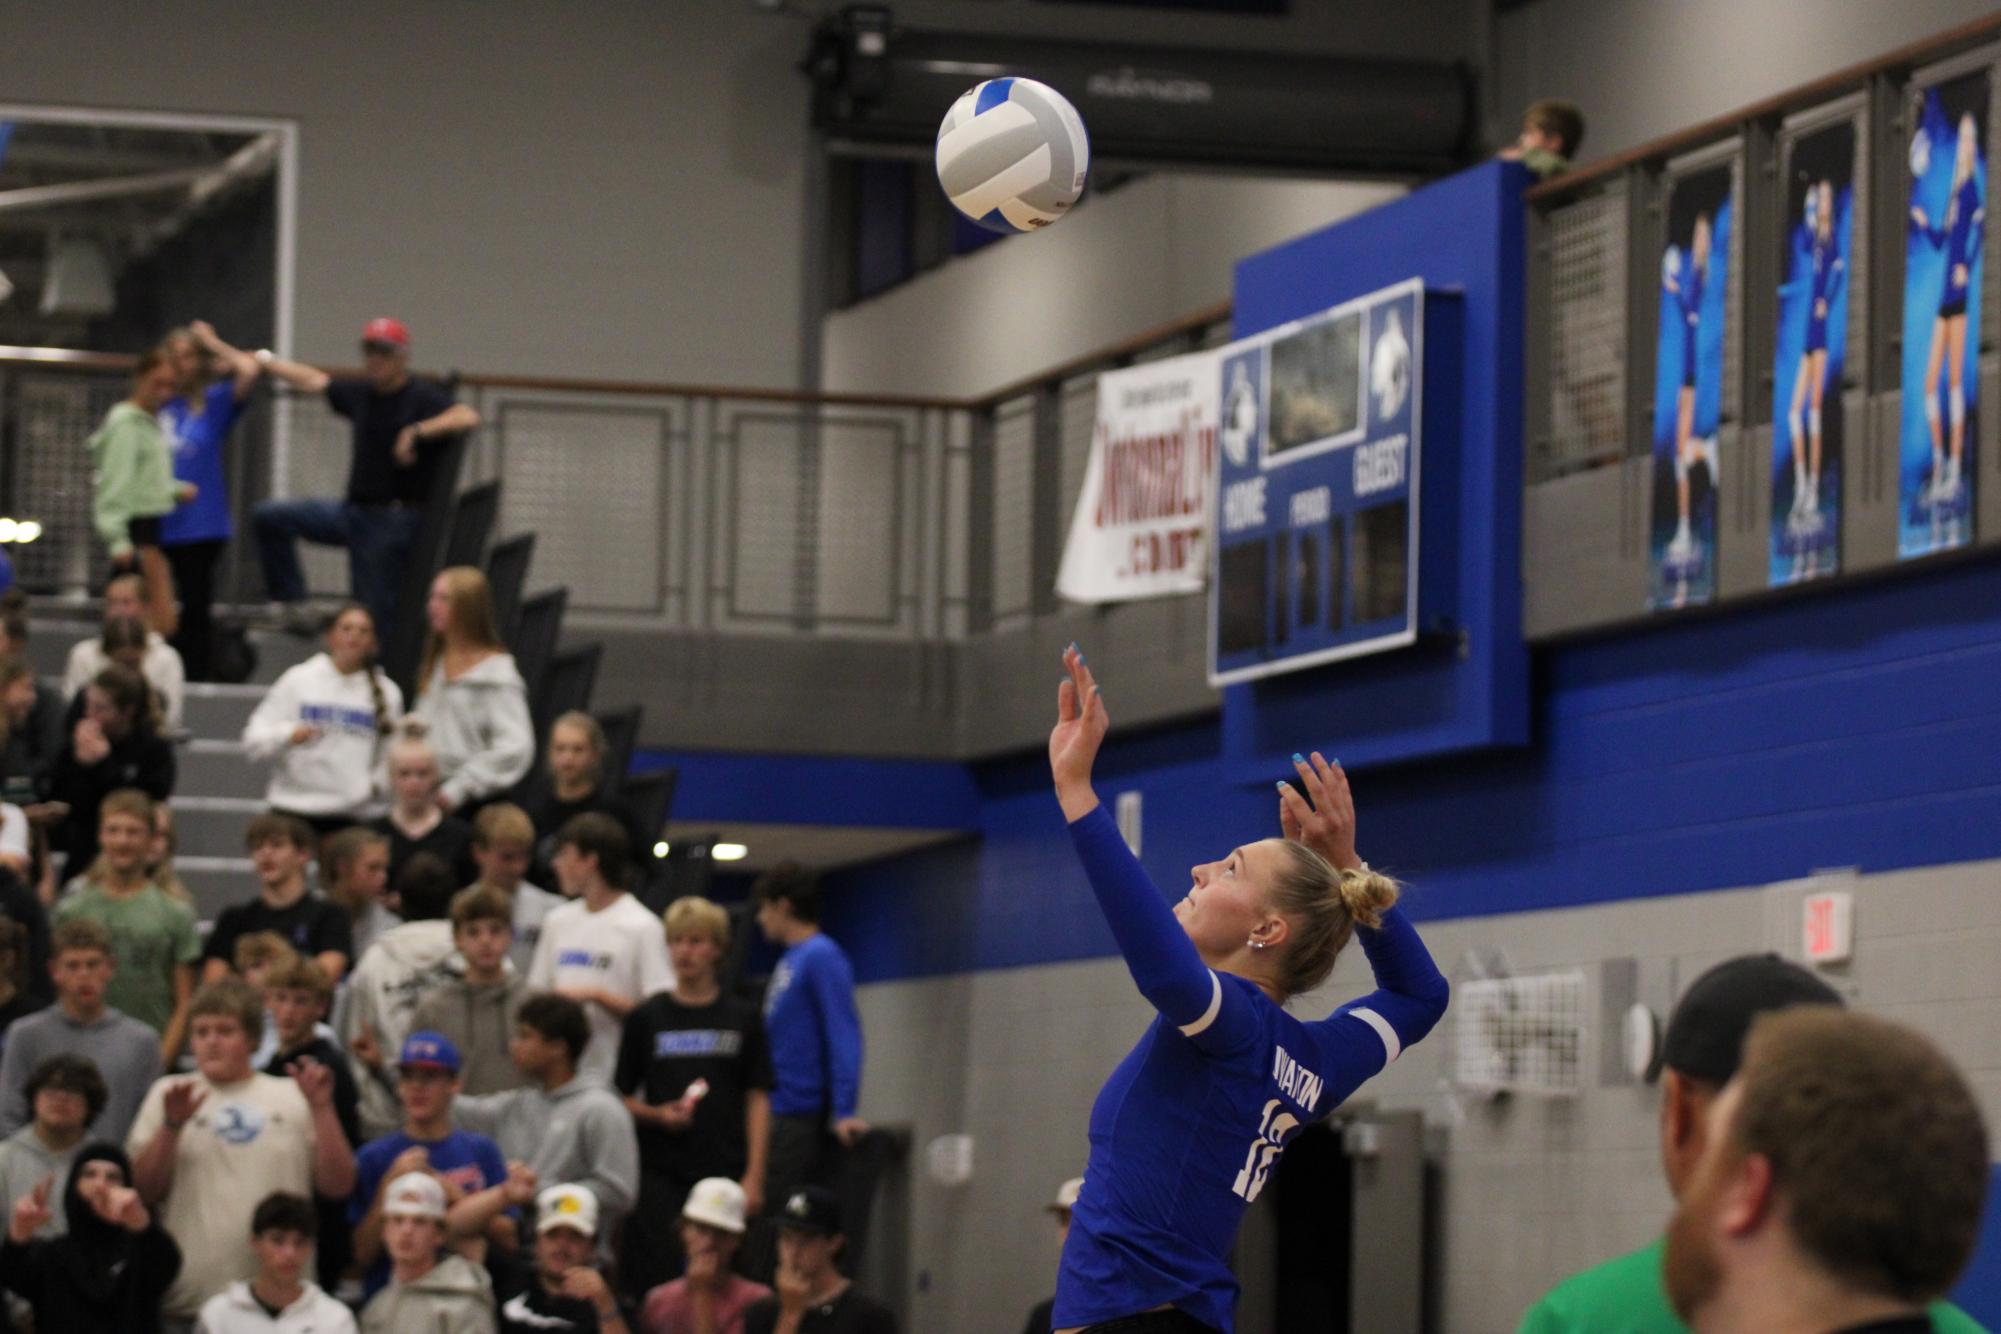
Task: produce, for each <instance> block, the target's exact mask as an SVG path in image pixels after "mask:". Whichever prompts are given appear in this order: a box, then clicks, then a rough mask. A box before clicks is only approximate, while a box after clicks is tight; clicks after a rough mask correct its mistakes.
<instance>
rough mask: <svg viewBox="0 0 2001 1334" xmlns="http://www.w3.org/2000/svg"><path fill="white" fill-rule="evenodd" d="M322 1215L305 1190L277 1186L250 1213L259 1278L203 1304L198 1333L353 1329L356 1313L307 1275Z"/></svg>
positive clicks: (300, 1333)
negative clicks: (299, 1192) (301, 1192)
mask: <svg viewBox="0 0 2001 1334" xmlns="http://www.w3.org/2000/svg"><path fill="white" fill-rule="evenodd" d="M318 1235H319V1220H318V1219H317V1217H316V1216H315V1215H314V1212H313V1203H312V1201H311V1200H308V1199H307V1198H306V1197H305V1196H303V1195H293V1194H290V1193H289V1192H286V1191H282V1190H281V1191H273V1192H272V1193H271V1194H269V1195H266V1196H265V1197H264V1198H263V1199H262V1200H261V1201H259V1202H258V1205H257V1212H256V1213H254V1214H252V1215H251V1216H250V1249H251V1250H252V1251H253V1252H254V1253H255V1254H256V1256H257V1275H256V1277H255V1278H249V1279H239V1280H237V1281H236V1282H234V1283H232V1284H230V1285H229V1286H228V1287H227V1288H225V1289H223V1290H222V1291H221V1292H219V1293H217V1294H216V1295H215V1296H213V1297H211V1298H209V1299H208V1301H207V1302H205V1303H203V1305H202V1308H201V1319H200V1320H199V1321H198V1322H197V1323H196V1325H195V1334H354V1317H353V1316H352V1315H350V1314H349V1313H348V1309H347V1308H346V1307H345V1306H343V1305H341V1304H340V1303H339V1302H337V1301H335V1300H334V1299H333V1298H332V1297H330V1296H328V1295H327V1293H326V1291H325V1289H323V1288H321V1287H320V1286H319V1285H318V1284H317V1283H314V1282H313V1281H312V1280H311V1279H310V1278H308V1277H306V1266H307V1265H309V1264H311V1263H312V1259H313V1242H314V1239H315V1238H316V1237H317V1236H318Z"/></svg>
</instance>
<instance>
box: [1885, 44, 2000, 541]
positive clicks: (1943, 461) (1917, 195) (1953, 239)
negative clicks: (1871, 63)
mask: <svg viewBox="0 0 2001 1334" xmlns="http://www.w3.org/2000/svg"><path fill="white" fill-rule="evenodd" d="M1987 102H1988V84H1987V73H1986V71H1984V70H1982V71H1978V72H1975V73H1973V74H1968V75H1965V76H1962V77H1960V78H1957V79H1953V80H1951V81H1950V82H1947V83H1942V84H1940V85H1938V86H1937V87H1935V88H1930V89H1927V90H1926V91H1925V93H1924V95H1923V102H1922V105H1921V106H1920V108H1919V110H1918V126H1917V130H1916V132H1915V133H1914V134H1913V135H1912V137H1911V147H1910V167H1911V198H1910V208H1909V211H1908V212H1907V214H1906V230H1907V234H1908V237H1907V241H1906V245H1905V254H1904V366H1903V408H1904V410H1903V423H1902V428H1901V433H1900V439H1901V441H1902V447H1901V449H1900V451H1899V462H1900V466H1899V469H1898V501H1899V504H1898V531H1897V551H1898V554H1899V555H1902V556H1906V557H1908V556H1923V555H1926V554H1928V553H1930V552H1934V551H1946V550H1950V549H1952V548H1954V547H1961V546H1965V545H1966V544H1967V543H1968V542H1970V541H1972V540H1973V503H1974V496H1973V481H1974V478H1975V477H1976V476H1977V475H1978V472H1979V469H1978V468H1976V467H1975V466H1974V444H1975V441H1976V440H1978V438H1979V432H1978V430H1977V427H1976V421H1977V409H1978V407H1979V402H1978V394H1977V390H1978V386H1979V382H1980V377H1979V375H1978V373H1977V363H1978V358H1979V356H1980V276H1981V259H1980V252H1981V249H1982V245H1981V240H1982V237H1983V234H1984V232H1985V222H1986V216H1987V161H1986V157H1987V155H1986V151H1985V146H1984V144H1983V140H1984V138H1985V136H1986V127H1987Z"/></svg>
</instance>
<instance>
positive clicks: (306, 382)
mask: <svg viewBox="0 0 2001 1334" xmlns="http://www.w3.org/2000/svg"><path fill="white" fill-rule="evenodd" d="M255 355H256V359H257V361H258V363H259V364H260V365H262V366H263V367H264V369H265V370H267V371H269V372H270V373H271V374H272V375H273V376H274V377H275V378H277V379H280V380H283V381H284V382H285V383H286V384H288V385H290V386H291V387H292V388H294V389H299V390H303V391H304V392H306V393H308V394H320V395H324V396H325V398H326V401H327V406H328V407H330V408H332V409H333V410H334V411H335V412H337V413H339V414H340V415H341V416H343V417H346V418H347V419H348V420H349V421H350V422H352V423H353V425H354V457H353V460H352V461H351V463H350V464H349V467H348V474H347V495H346V497H345V498H344V499H341V500H326V499H301V500H267V501H264V502H263V503H262V504H260V505H258V506H257V508H256V510H255V511H254V512H253V515H252V522H253V523H254V524H255V525H256V528H257V550H258V555H259V556H260V558H261V559H262V561H263V565H264V586H265V588H266V589H268V590H269V591H270V594H271V598H272V600H273V601H274V602H277V603H278V604H279V605H280V607H281V608H282V609H283V610H282V612H281V614H282V615H283V617H284V618H285V623H286V625H287V626H288V627H291V628H295V629H299V630H303V631H305V632H307V633H312V632H315V631H317V630H318V626H317V625H314V624H313V623H312V620H311V618H310V617H309V616H307V615H305V612H304V608H303V606H302V605H301V604H303V603H304V602H305V600H306V577H305V573H304V572H303V571H302V570H301V569H300V568H299V550H298V541H299V539H300V538H304V539H305V540H306V541H308V542H317V543H319V544H321V545H322V546H333V547H346V548H347V558H348V577H349V580H350V581H351V584H352V591H353V596H354V598H355V600H356V601H358V602H361V603H363V604H364V605H366V606H367V608H368V609H369V611H370V612H372V613H374V616H375V624H376V625H377V626H379V627H381V629H382V632H383V633H384V634H387V633H389V630H390V627H392V626H393V625H395V623H396V622H395V614H396V594H397V587H398V584H399V583H400V582H401V580H402V577H403V566H404V563H405V558H406V557H407V556H408V555H409V551H410V543H411V541H412V540H413V539H414V538H415V536H416V532H417V525H418V523H419V521H420V520H421V519H422V517H423V514H424V508H425V504H426V502H427V501H428V500H429V498H430V494H431V487H432V483H433V481H434V480H435V479H436V476H437V471H438V460H439V459H440V458H441V457H442V455H443V450H442V448H441V446H442V445H443V444H444V442H445V441H447V440H449V439H450V438H451V437H453V436H455V435H462V434H464V433H465V432H467V431H470V430H472V429H474V428H475V427H477V426H478V425H479V413H477V412H475V411H474V410H473V409H472V408H471V407H469V406H468V405H466V404H464V403H455V402H453V401H452V395H451V391H450V390H448V389H446V388H445V387H444V386H442V385H440V384H438V383H436V382H435V381H431V380H419V379H416V378H414V377H413V376H412V375H411V374H410V331H409V329H407V328H406V327H404V324H403V322H402V321H401V320H392V319H374V320H370V321H369V322H368V326H367V327H366V328H365V329H363V330H362V334H361V356H362V362H363V366H364V371H363V373H362V374H361V375H359V376H333V375H329V374H327V373H326V372H325V371H323V370H320V369H318V368H317V367H314V366H303V365H300V364H299V363H298V362H294V361H285V360H283V359H281V358H279V357H275V356H273V355H272V354H271V351H270V349H268V348H265V349H261V350H259V351H258V352H257V353H256V354H255Z"/></svg>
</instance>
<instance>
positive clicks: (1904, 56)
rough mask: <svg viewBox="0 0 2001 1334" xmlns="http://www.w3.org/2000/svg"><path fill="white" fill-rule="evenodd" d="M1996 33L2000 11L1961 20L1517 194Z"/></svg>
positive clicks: (1548, 189)
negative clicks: (1915, 40) (1913, 40)
mask: <svg viewBox="0 0 2001 1334" xmlns="http://www.w3.org/2000/svg"><path fill="white" fill-rule="evenodd" d="M1996 35H2001V12H1997V13H1994V14H1989V15H1988V16H1987V17H1985V18H1978V19H1974V20H1972V21H1971V22H1968V23H1962V24H1960V25H1959V26H1958V27H1956V28H1948V29H1946V30H1945V31H1944V32H1941V33H1935V34H1933V35H1932V36H1930V37H1927V38H1925V39H1923V40H1922V41H1917V42H1912V43H1910V44H1909V45H1908V46H1900V47H1898V48H1897V49H1896V50H1894V51H1888V52H1885V53H1884V54H1882V55H1880V56H1877V57H1875V58H1874V59H1871V60H1865V61H1863V62H1861V63H1860V64H1857V65H1850V66H1848V67H1847V68H1846V69H1840V70H1836V71H1835V72H1834V73H1832V74H1828V75H1824V76H1823V77H1821V78H1818V79H1814V80H1812V81H1811V82H1808V83H1803V84H1800V85H1799V86H1798V87H1796V88H1789V89H1787V90H1786V91H1785V92H1782V93H1777V94H1775V95H1773V96H1771V97H1767V98H1763V99H1761V100H1759V101H1756V102H1752V103H1750V104H1749V105H1747V106H1741V107H1739V108H1737V109H1736V110H1735V111H1731V112H1726V113H1725V114H1723V115H1721V116H1712V117H1711V118H1710V119H1708V120H1705V121H1703V122H1702V123H1701V124H1699V125H1691V126H1689V127H1688V128H1687V129H1685V130H1677V131H1676V132H1675V133H1673V134H1669V135H1663V136H1662V137H1660V138H1658V139H1654V140H1650V141H1649V142H1647V143H1644V144H1641V145H1640V146H1639V147H1637V148H1629V149H1627V150H1626V151H1625V152H1623V153H1617V154H1614V155H1613V156H1611V157H1608V158H1600V159H1599V160H1598V161H1596V162H1593V163H1592V164H1591V165H1590V166H1588V167H1578V168H1576V169H1575V170H1572V171H1567V172H1565V173H1564V174H1563V175H1561V176H1552V177H1550V178H1549V179H1548V180H1546V181H1543V182H1542V183H1540V184H1538V185H1534V186H1531V187H1530V188H1529V189H1528V190H1526V191H1524V192H1523V195H1522V197H1523V198H1524V199H1526V200H1528V201H1529V202H1530V203H1536V202H1539V201H1541V200H1544V199H1547V198H1549V197H1551V196H1553V195H1567V194H1570V193H1572V192H1574V191H1576V190H1578V189H1580V188H1582V187H1583V186H1586V185H1590V184H1591V183H1592V182H1594V181H1599V180H1603V179H1605V178H1606V177H1608V176H1615V175H1617V174H1618V173H1620V172H1622V171H1624V170H1626V169H1627V168H1628V167H1631V166H1633V165H1634V164H1635V163H1639V162H1648V161H1652V160H1653V159H1656V158H1664V157H1672V156H1674V155H1675V154H1677V153H1681V152H1685V151H1687V150H1689V149H1692V148H1700V147H1701V146H1702V145H1703V144H1706V143H1710V142H1713V141H1715V140H1717V139H1722V138H1725V137H1727V136H1728V135H1729V134H1730V133H1731V132H1732V131H1734V130H1735V129H1736V128H1737V127H1738V126H1739V125H1742V124H1744V123H1745V122H1746V121H1753V120H1762V119H1763V118H1765V117H1767V116H1773V115H1777V114H1778V113H1780V112H1782V111H1790V110H1794V109H1804V108H1805V107H1806V106H1809V105H1811V104H1813V103H1815V102H1822V101H1826V100H1827V99H1828V98H1830V97H1832V96H1834V95H1835V94H1837V93H1843V92H1847V91H1849V90H1850V89H1852V88H1855V87H1857V86H1859V85H1861V84H1863V83H1865V82H1867V81H1868V80H1869V79H1871V78H1873V77H1875V76H1876V75H1878V74H1882V73H1885V72H1886V71H1889V70H1896V69H1904V68H1908V67H1910V66H1913V65H1923V64H1930V63H1931V62H1932V61H1934V60H1943V59H1944V58H1945V57H1947V56H1949V55H1953V54H1955V53H1956V52H1957V51H1958V50H1960V49H1962V48H1965V47H1969V46H1973V45H1975V44H1977V43H1978V42H1980V41H1982V40H1983V39H1987V38H1991V37H1994V36H1996Z"/></svg>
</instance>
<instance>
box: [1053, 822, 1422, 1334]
mask: <svg viewBox="0 0 2001 1334" xmlns="http://www.w3.org/2000/svg"><path fill="white" fill-rule="evenodd" d="M1070 833H1071V837H1072V839H1073V840H1074V841H1075V843H1076V847H1077V855H1078V857H1079V858H1080V859H1081V860H1082V861H1083V863H1084V869H1085V872H1086V874H1087V875H1088V876H1089V877H1090V881H1091V888H1092V889H1093V891H1095V892H1096V894H1097V896H1098V902H1099V905H1100V906H1101V907H1102V908H1103V910H1104V913H1105V917H1106V919H1107V920H1108V921H1109V922H1110V923H1111V927H1112V934H1113V936H1114V937H1115V938H1116V939H1117V940H1118V944H1119V950H1120V952H1121V953H1122V954H1124V956H1125V959H1126V965H1127V967H1128V968H1129V969H1130V970H1131V972H1132V975H1133V981H1134V982H1135V983H1137V984H1138V986H1139V990H1140V994H1141V995H1143V996H1145V997H1146V999H1147V1001H1148V1002H1149V1003H1150V1004H1151V1005H1152V1006H1153V1007H1154V1009H1155V1010H1156V1011H1158V1013H1157V1014H1156V1016H1155V1018H1154V1021H1153V1023H1152V1024H1151V1025H1150V1026H1149V1027H1148V1029H1147V1031H1146V1034H1145V1036H1144V1037H1142V1038H1141V1039H1140V1041H1139V1045H1138V1046H1136V1047H1134V1048H1133V1050H1132V1051H1131V1052H1130V1053H1129V1054H1128V1055H1127V1056H1126V1058H1125V1060H1123V1061H1121V1062H1120V1063H1119V1067H1118V1069H1117V1070H1115V1071H1113V1072H1112V1077H1111V1078H1110V1079H1109V1080H1107V1081H1106V1083H1105V1087H1104V1089H1103V1091H1102V1092H1100V1093H1099V1094H1098V1101H1097V1104H1096V1105H1095V1106H1094V1107H1093V1108H1092V1109H1091V1129H1090V1139H1091V1153H1090V1159H1089V1163H1088V1165H1087V1166H1086V1168H1085V1171H1084V1189H1083V1192H1082V1194H1080V1195H1079V1196H1078V1199H1077V1207H1076V1209H1075V1211H1074V1213H1073V1214H1072V1219H1071V1225H1070V1238H1069V1241H1068V1242H1067V1243H1065V1245H1064V1247H1063V1265H1062V1270H1061V1272H1060V1274H1059V1276H1058V1278H1057V1281H1056V1307H1055V1312H1054V1320H1055V1326H1056V1327H1057V1328H1059V1329H1061V1328H1067V1327H1070V1326H1073V1325H1091V1324H1096V1323H1099V1322H1101V1321H1107V1320H1115V1319H1118V1318H1120V1317H1123V1316H1132V1315H1137V1314H1139V1313H1140V1312H1143V1311H1149V1310H1152V1309H1153V1308H1154V1307H1157V1306H1160V1305H1162V1304H1172V1305H1174V1306H1175V1307H1177V1308H1179V1309H1180V1310H1182V1311H1184V1312H1186V1313H1187V1314H1189V1315H1191V1316H1193V1317H1194V1318H1195V1319H1197V1320H1200V1321H1202V1322H1203V1323H1205V1324H1208V1325H1211V1326H1213V1327H1215V1328H1216V1329H1219V1330H1224V1331H1228V1330H1231V1329H1232V1328H1233V1327H1234V1322H1235V1310H1236V1300H1237V1281H1236V1278H1235V1276H1234V1275H1232V1274H1231V1272H1230V1266H1229V1253H1230V1246H1231V1243H1232V1242H1233V1241H1234V1240H1235V1238H1236V1235H1237V1228H1238V1225H1239V1224H1240V1223H1241V1222H1242V1220H1243V1215H1244V1210H1245V1209H1247V1208H1248V1207H1250V1203H1251V1201H1252V1200H1254V1199H1256V1198H1257V1197H1258V1194H1259V1192H1260V1191H1262V1190H1263V1189H1264V1184H1265V1181H1266V1179H1267V1178H1268V1176H1269V1175H1270V1173H1271V1170H1272V1168H1273V1167H1274V1166H1275V1165H1276V1164H1277V1162H1278V1158H1279V1155H1280V1154H1281V1153H1282V1152H1284V1149H1285V1146H1286V1144H1287V1142H1288V1141H1290V1140H1291V1138H1292V1136H1293V1135H1294V1134H1296V1133H1297V1132H1298V1131H1299V1129H1300V1128H1301V1127H1302V1126H1305V1125H1309V1124H1311V1123H1312V1122H1314V1121H1318V1120H1319V1119H1321V1118H1322V1117H1324V1116H1326V1115H1327V1114H1328V1113H1330V1112H1332V1111H1333V1110H1334V1109H1335V1108H1336V1107H1338V1106H1340V1105H1341V1103H1342V1102H1343V1101H1344V1100H1346V1099H1347V1097H1348V1096H1349V1095H1350V1094H1351V1093H1353V1092H1354V1091H1355V1089H1356V1088H1358V1087H1359V1086H1360V1085H1361V1084H1362V1082H1363V1081H1364V1080H1366V1079H1368V1078H1369V1077H1370V1076H1371V1075H1373V1074H1375V1073H1376V1072H1377V1071H1379V1070H1381V1069H1382V1068H1383V1067H1384V1066H1385V1065H1387V1064H1388V1063H1389V1062H1390V1061H1392V1060H1395V1059H1396V1057H1397V1054H1398V1053H1399V1052H1401V1051H1402V1050H1403V1048H1405V1047H1407V1046H1409V1045H1410V1044H1411V1043H1414V1042H1416V1041H1418V1040H1419V1039H1421V1038H1423V1037H1424V1035H1425V1034H1426V1033H1429V1032H1430V1031H1431V1028H1432V1026H1433V1025H1434V1024H1436V1023H1437V1022H1438V1019H1439V1017H1440V1016H1441V1015H1443V1014H1444V1013H1445V1004H1446V999H1447V987H1446V982H1445V979H1444V978H1443V977H1442V976H1440V974H1439V972H1438V969H1437V967H1436V966H1435V965H1434V964H1433V963H1432V961H1431V955H1430V954H1429V953H1428V952H1426V950H1425V948H1424V943H1423V942H1422V941H1420V940H1419V939H1418V937H1417V932H1416V931H1414V930H1412V929H1411V926H1410V924H1409V923H1408V922H1407V921H1405V920H1404V918H1403V915H1402V914H1401V913H1398V912H1396V911H1395V910H1394V909H1392V910H1391V911H1390V912H1388V913H1386V914H1384V917H1383V924H1382V927H1381V929H1379V930H1375V931H1368V930H1359V931H1358V932H1357V934H1358V935H1359V936H1360V937H1361V941H1362V949H1363V950H1364V952H1366V953H1367V955H1368V956H1369V964H1370V967H1371V968H1373V969H1374V970H1375V975H1376V982H1377V984H1378V989H1377V990H1376V991H1374V992H1371V993H1370V994H1369V995H1367V996H1364V997H1362V998H1361V999H1360V1000H1358V1001H1354V1002H1352V1003H1350V1004H1347V1005H1344V1006H1342V1007H1341V1008H1340V1009H1338V1010H1336V1011H1335V1012H1334V1013H1333V1014H1332V1015H1330V1016H1329V1017H1328V1018H1326V1019H1324V1020H1321V1021H1320V1022H1318V1023H1303V1022H1301V1021H1300V1020H1298V1019H1295V1018H1293V1017H1292V1016H1291V1015H1289V1014H1287V1013H1286V1012H1285V1011H1284V1010H1283V1009H1282V1008H1280V1007H1279V1006H1278V1005H1276V1004H1274V1003H1273V1002H1272V1001H1271V1000H1270V999H1269V998H1268V997H1266V996H1265V995H1264V993H1263V992H1261V991H1259V990H1258V989H1257V987H1255V986H1254V985H1252V984H1251V983H1249V982H1247V981H1245V980H1244V979H1242V978H1240V977H1234V976H1231V975H1229V974H1220V973H1216V972H1214V971H1212V970H1211V969H1209V968H1208V967H1206V966H1205V965H1204V964H1203V963H1202V960H1201V957H1200V956H1199V955H1198V954H1197V953H1196V952H1195V946H1194V945H1193V944H1192V943H1191V942H1190V941H1189V939H1188V936H1187V934H1186V933H1185V932H1183V930H1182V929H1181V924H1180V923H1179V922H1178V921H1176V920H1175V918H1174V914H1173V912H1172V911H1171V910H1170V909H1169V908H1168V906H1167V904H1166V902H1165V901H1164V900H1163V899H1162V898H1161V895H1160V891H1159V890H1157V889H1155V888H1154V886H1153V883H1152V881H1150V880H1149V879H1148V878H1147V875H1146V872H1145V871H1144V870H1143V869H1142V868H1141V867H1140V865H1139V863H1138V861H1136V860H1135V859H1134V858H1133V856H1132V854H1131V853H1130V852H1129V851H1127V849H1126V846H1125V843H1124V841H1123V840H1122V839H1121V838H1120V837H1119V831H1118V827H1117V825H1115V824H1114V823H1113V821H1112V818H1111V816H1110V815H1108V814H1106V812H1105V810H1104V808H1103V807H1098V808H1096V809H1094V810H1093V811H1092V812H1091V813H1090V814H1089V815H1086V816H1085V817H1084V818H1083V819H1081V820H1078V821H1077V822H1076V823H1074V824H1072V825H1071V826H1070Z"/></svg>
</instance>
